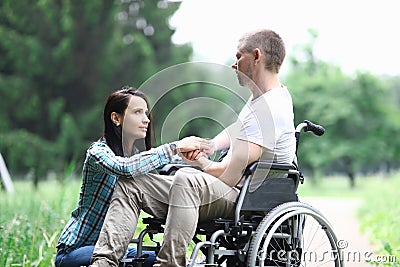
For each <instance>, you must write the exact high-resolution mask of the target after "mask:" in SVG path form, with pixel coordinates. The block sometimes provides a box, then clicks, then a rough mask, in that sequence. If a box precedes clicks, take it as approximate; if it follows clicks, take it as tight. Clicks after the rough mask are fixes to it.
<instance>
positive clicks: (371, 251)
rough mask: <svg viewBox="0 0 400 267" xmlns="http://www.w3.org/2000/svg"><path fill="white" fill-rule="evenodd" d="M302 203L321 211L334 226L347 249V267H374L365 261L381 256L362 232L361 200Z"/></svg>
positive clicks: (341, 199)
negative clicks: (358, 215) (359, 218)
mask: <svg viewBox="0 0 400 267" xmlns="http://www.w3.org/2000/svg"><path fill="white" fill-rule="evenodd" d="M301 201H302V202H305V203H308V204H310V205H312V206H314V207H315V208H317V209H318V210H320V211H321V213H322V214H323V215H324V216H325V217H326V218H327V219H328V220H329V222H330V223H331V224H332V226H333V228H334V230H335V233H336V235H337V237H338V239H339V240H340V241H339V242H341V246H345V247H346V248H345V249H344V251H343V252H344V259H345V264H346V266H349V267H359V266H369V267H371V266H373V265H371V264H367V263H365V259H368V258H371V259H374V258H376V257H377V256H379V255H377V253H375V251H376V249H375V248H374V247H373V246H372V244H371V243H370V242H369V241H368V238H367V237H366V236H365V235H363V234H361V232H360V226H359V223H358V221H357V217H356V216H357V215H356V212H357V208H358V206H359V205H360V203H361V201H360V200H359V199H353V198H350V199H349V198H302V199H301Z"/></svg>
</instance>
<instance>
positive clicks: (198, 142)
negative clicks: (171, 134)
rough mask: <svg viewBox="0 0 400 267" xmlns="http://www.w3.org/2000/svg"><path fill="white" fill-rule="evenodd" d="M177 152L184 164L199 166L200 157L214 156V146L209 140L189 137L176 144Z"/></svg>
mask: <svg viewBox="0 0 400 267" xmlns="http://www.w3.org/2000/svg"><path fill="white" fill-rule="evenodd" d="M177 151H178V154H179V156H181V158H182V160H183V161H184V162H185V163H187V164H190V165H195V166H199V163H200V162H199V160H200V159H201V158H202V157H204V158H208V156H210V155H212V154H214V152H215V144H214V142H213V141H211V140H207V139H203V138H200V137H196V136H190V137H185V138H183V139H181V140H179V141H178V142H177Z"/></svg>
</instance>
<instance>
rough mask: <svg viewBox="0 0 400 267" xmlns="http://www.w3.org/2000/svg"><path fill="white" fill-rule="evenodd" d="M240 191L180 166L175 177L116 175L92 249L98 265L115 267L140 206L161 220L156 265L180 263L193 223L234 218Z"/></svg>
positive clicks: (135, 222) (131, 234) (130, 236)
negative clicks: (162, 233)
mask: <svg viewBox="0 0 400 267" xmlns="http://www.w3.org/2000/svg"><path fill="white" fill-rule="evenodd" d="M238 194H239V192H238V190H237V189H236V188H232V187H230V186H228V185H226V184H225V183H223V182H221V181H220V180H219V179H217V178H215V177H213V176H211V175H208V174H206V173H203V172H201V171H198V170H195V169H193V168H183V169H180V170H178V171H177V172H176V174H175V175H174V176H163V175H156V174H146V175H143V176H140V177H135V178H130V179H126V178H120V179H119V180H118V183H117V188H116V190H115V192H114V195H113V199H112V201H111V205H110V208H109V210H108V212H107V216H106V219H105V221H104V224H103V227H102V230H101V233H100V237H99V239H98V241H97V243H96V247H95V249H94V252H93V257H92V263H93V264H95V265H97V266H115V267H116V266H118V263H119V261H120V260H121V258H122V257H123V255H124V253H125V251H126V248H127V247H128V244H129V241H130V240H131V238H132V237H133V235H134V233H135V230H136V225H137V222H138V217H139V213H140V211H141V210H143V211H145V212H146V213H148V214H150V215H153V216H155V217H159V218H166V225H165V232H164V237H163V245H162V247H161V250H160V253H159V254H158V256H157V260H158V262H159V263H160V266H165V267H166V266H168V267H169V266H185V265H186V250H187V247H188V245H189V243H190V241H191V239H192V237H193V236H194V234H195V231H196V227H197V224H198V222H206V221H209V220H211V219H214V218H233V216H234V211H235V203H236V199H237V196H238Z"/></svg>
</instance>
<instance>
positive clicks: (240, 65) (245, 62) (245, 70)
mask: <svg viewBox="0 0 400 267" xmlns="http://www.w3.org/2000/svg"><path fill="white" fill-rule="evenodd" d="M253 61H254V56H253V54H252V53H249V52H247V51H245V50H244V49H243V48H240V47H238V50H237V52H236V62H235V64H233V65H232V68H233V69H234V70H236V74H237V77H238V81H239V84H240V85H242V86H246V85H247V84H249V83H250V82H251V80H252V79H253V65H252V62H253Z"/></svg>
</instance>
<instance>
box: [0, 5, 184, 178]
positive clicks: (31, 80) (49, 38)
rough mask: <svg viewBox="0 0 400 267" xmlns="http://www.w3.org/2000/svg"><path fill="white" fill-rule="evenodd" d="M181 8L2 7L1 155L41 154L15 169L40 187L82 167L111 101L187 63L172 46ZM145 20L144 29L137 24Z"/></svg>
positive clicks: (16, 161) (17, 162)
mask: <svg viewBox="0 0 400 267" xmlns="http://www.w3.org/2000/svg"><path fill="white" fill-rule="evenodd" d="M136 7H137V8H136ZM178 7H179V4H176V3H170V2H165V1H156V0H152V1H146V2H145V1H127V0H124V1H121V2H119V1H108V0H103V1H83V2H82V1H74V0H72V1H59V0H57V1H48V0H44V1H36V2H31V1H12V0H4V1H2V2H1V3H0V34H1V36H2V38H1V39H0V56H1V58H2V60H1V61H0V99H2V101H1V105H0V136H1V139H0V140H2V141H0V149H1V151H2V153H3V155H4V156H5V157H6V158H8V155H10V154H11V153H14V152H15V151H14V150H15V149H14V148H13V147H14V146H15V142H17V143H20V144H21V145H22V147H25V149H26V150H29V149H31V150H35V151H36V152H35V153H34V154H35V155H41V156H40V157H38V156H36V157H35V156H33V154H30V153H27V152H25V153H24V152H21V154H18V156H16V157H15V158H14V157H12V158H13V161H12V162H10V164H9V166H10V169H11V170H20V171H29V170H33V171H34V173H35V183H36V184H37V182H38V179H39V178H42V177H43V176H44V174H45V172H46V171H47V170H48V169H60V168H62V166H67V165H69V163H70V162H77V161H81V158H82V157H83V154H84V150H85V148H86V147H87V145H88V142H90V141H93V140H94V139H95V138H98V137H99V136H100V135H101V130H102V129H101V127H102V126H101V123H99V121H101V113H102V107H103V103H104V99H105V96H106V95H108V94H109V93H110V92H111V91H113V90H115V89H117V88H120V87H121V86H122V85H125V84H130V85H133V86H138V85H139V84H140V83H141V82H143V81H145V80H146V79H147V78H148V77H149V76H150V75H152V74H153V73H154V72H156V71H158V70H160V69H161V68H163V67H164V66H167V65H169V64H175V63H178V62H183V61H186V60H187V59H188V58H189V56H190V54H191V48H190V46H187V45H185V46H182V47H176V46H175V45H174V44H172V42H171V36H172V34H173V32H174V31H173V29H170V28H169V25H168V17H169V16H171V15H172V14H173V13H174V12H175V11H176V9H177V8H178ZM127 10H128V11H127ZM126 12H128V13H129V14H128V15H129V16H128V19H129V20H127V19H124V16H123V14H125V13H126ZM142 19H145V20H146V25H145V27H144V28H143V27H142V26H143V24H140V23H132V22H134V21H136V22H137V21H142ZM149 25H152V27H153V30H152V31H150V28H149V27H148V26H149ZM129 36H131V37H132V38H131V39H129ZM3 140H8V142H5V141H3ZM10 140H13V141H12V142H11V143H10V142H9V141H10ZM31 140H34V143H35V145H34V146H32V142H33V141H31ZM3 151H4V152H3ZM13 151H14V152H13ZM49 158H50V159H53V160H48V159H49ZM39 166H40V167H39ZM39 170H41V171H39Z"/></svg>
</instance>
